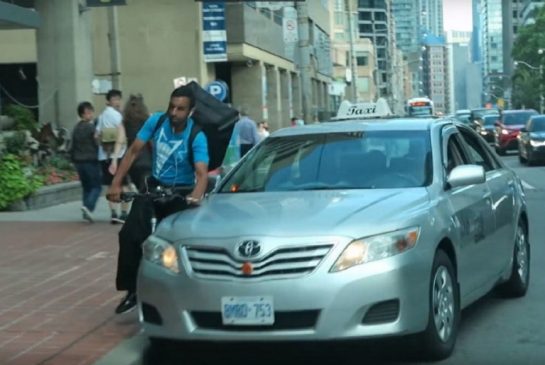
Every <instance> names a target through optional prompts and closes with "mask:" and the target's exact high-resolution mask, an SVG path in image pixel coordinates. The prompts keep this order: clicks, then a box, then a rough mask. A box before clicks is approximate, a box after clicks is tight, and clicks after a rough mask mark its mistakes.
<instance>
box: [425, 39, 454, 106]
mask: <svg viewBox="0 0 545 365" xmlns="http://www.w3.org/2000/svg"><path fill="white" fill-rule="evenodd" d="M423 58H424V70H423V71H424V77H423V83H424V85H423V86H424V93H425V96H427V97H429V98H430V99H431V100H433V103H434V105H435V110H436V112H438V113H443V114H444V113H449V112H450V110H451V106H450V85H449V72H448V70H449V63H448V51H447V47H446V45H445V40H444V38H443V37H434V36H428V37H426V39H425V40H424V54H423Z"/></svg>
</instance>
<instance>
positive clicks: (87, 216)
mask: <svg viewBox="0 0 545 365" xmlns="http://www.w3.org/2000/svg"><path fill="white" fill-rule="evenodd" d="M81 212H82V213H83V219H85V220H87V221H89V222H91V223H93V222H94V220H93V214H92V213H91V211H90V210H89V209H87V207H81Z"/></svg>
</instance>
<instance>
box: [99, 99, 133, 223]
mask: <svg viewBox="0 0 545 365" xmlns="http://www.w3.org/2000/svg"><path fill="white" fill-rule="evenodd" d="M121 99H122V93H121V91H119V90H116V89H112V90H110V91H108V93H107V94H106V108H105V109H104V111H103V112H102V114H100V116H99V118H98V123H97V130H96V134H97V138H98V140H99V147H98V159H99V161H100V163H101V165H102V184H103V185H106V186H110V184H111V183H112V178H113V174H112V173H111V171H110V165H112V164H113V165H115V164H116V160H117V159H121V158H122V157H123V155H124V154H125V152H126V143H125V142H124V128H123V115H122V114H121V111H120V110H121ZM116 149H117V151H116ZM112 170H114V171H115V169H114V168H113V166H112ZM122 183H123V191H129V190H130V187H129V178H128V177H127V176H125V178H124V180H123V182H122ZM108 205H109V207H110V212H111V213H110V214H111V218H110V222H111V223H112V224H117V223H124V222H125V220H126V219H127V214H128V209H129V204H128V203H121V212H119V204H118V203H114V202H112V201H109V202H108Z"/></svg>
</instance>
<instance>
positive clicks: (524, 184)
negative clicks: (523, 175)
mask: <svg viewBox="0 0 545 365" xmlns="http://www.w3.org/2000/svg"><path fill="white" fill-rule="evenodd" d="M522 186H524V187H525V188H526V189H533V190H535V187H533V186H532V185H530V184H528V183H527V182H526V181H524V180H522Z"/></svg>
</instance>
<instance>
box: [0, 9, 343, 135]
mask: <svg viewBox="0 0 545 365" xmlns="http://www.w3.org/2000/svg"><path fill="white" fill-rule="evenodd" d="M34 6H35V8H36V12H37V13H38V14H40V16H41V18H42V22H41V24H40V26H39V27H38V28H37V30H14V31H7V32H6V31H2V32H0V44H2V45H5V44H14V43H17V44H18V47H15V48H13V50H12V51H11V52H2V54H0V65H2V64H6V63H23V62H26V63H31V64H34V65H36V68H37V79H38V80H39V82H38V86H37V88H38V99H39V104H40V121H44V122H45V121H53V122H55V124H56V125H58V126H65V127H71V126H72V125H74V124H75V122H76V120H77V115H76V113H75V109H76V105H77V103H78V102H80V101H82V100H91V101H93V102H94V104H95V106H96V108H97V111H101V109H102V107H103V105H104V102H105V100H104V93H105V91H107V89H108V88H110V87H115V88H120V89H121V90H122V91H123V92H124V93H125V95H128V94H130V93H142V94H143V96H144V99H145V101H146V103H147V104H148V106H149V107H150V109H151V110H152V111H158V110H165V108H166V103H167V101H168V96H169V94H170V92H171V91H172V89H173V88H174V85H175V84H174V80H175V79H177V80H186V81H190V80H192V79H193V80H196V81H198V82H199V84H201V86H203V87H204V86H206V85H207V84H208V83H209V82H211V81H214V80H222V81H224V82H225V83H226V84H227V85H228V87H229V93H228V96H227V98H226V100H225V101H226V102H228V103H231V104H233V106H235V107H238V106H241V105H245V106H247V107H248V109H249V111H250V114H251V117H252V118H253V119H255V120H256V121H258V120H263V119H265V120H267V121H268V122H269V125H270V126H271V127H272V128H273V129H277V128H280V127H282V126H287V125H289V118H290V117H291V116H297V117H301V116H302V113H303V95H304V94H303V90H302V88H303V84H302V80H301V70H302V68H301V67H302V66H301V64H300V58H299V52H298V50H297V48H298V44H297V39H295V40H294V39H293V32H290V33H289V34H286V27H285V23H286V22H285V17H286V14H285V13H284V10H282V9H280V10H271V9H267V8H262V7H258V6H256V5H255V3H225V8H224V10H223V11H222V13H221V15H220V16H223V17H224V24H225V29H224V33H221V34H224V35H225V42H226V48H224V53H225V55H224V56H222V57H220V58H216V59H215V60H214V59H207V58H205V55H204V47H205V46H204V41H205V40H206V39H204V37H205V36H206V34H204V32H203V14H204V11H205V9H204V8H203V6H204V5H203V3H202V2H195V1H173V0H157V1H154V2H153V4H150V2H149V1H145V0H127V1H126V5H125V6H117V7H113V6H102V7H85V6H82V5H81V4H79V3H78V2H75V1H72V0H54V1H36V2H35V3H34ZM289 16H292V17H293V16H295V20H294V21H295V23H297V12H295V15H294V13H293V11H292V12H291V14H289ZM292 20H293V19H292ZM291 24H293V21H292V23H291ZM306 26H308V28H307V30H308V35H309V39H310V46H311V47H310V63H309V65H306V66H307V67H308V70H309V73H310V74H311V75H310V77H311V86H310V88H311V90H309V91H307V93H306V94H305V95H309V96H308V97H309V98H310V108H311V110H310V115H311V117H312V118H316V117H318V115H326V114H328V113H329V112H330V110H329V108H330V103H329V94H328V85H329V83H330V81H331V77H332V74H333V68H332V64H331V45H330V37H329V28H330V26H329V15H328V2H327V1H316V2H314V1H311V2H308V18H307V22H306ZM271 35H274V36H271ZM290 36H291V38H290ZM0 77H1V76H0ZM0 82H1V80H0ZM310 121H311V120H308V122H310Z"/></svg>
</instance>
